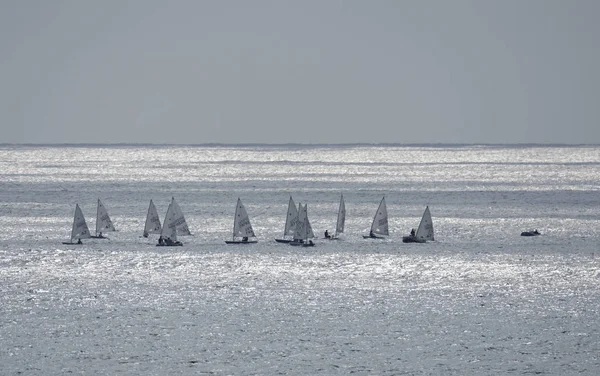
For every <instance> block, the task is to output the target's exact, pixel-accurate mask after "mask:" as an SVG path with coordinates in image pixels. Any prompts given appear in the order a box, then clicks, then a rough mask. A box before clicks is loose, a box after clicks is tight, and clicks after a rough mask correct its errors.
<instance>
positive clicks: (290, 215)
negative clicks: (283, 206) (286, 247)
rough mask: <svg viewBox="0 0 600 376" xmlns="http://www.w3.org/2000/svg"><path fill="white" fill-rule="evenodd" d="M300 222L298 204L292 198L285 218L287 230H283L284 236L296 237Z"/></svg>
mask: <svg viewBox="0 0 600 376" xmlns="http://www.w3.org/2000/svg"><path fill="white" fill-rule="evenodd" d="M297 222H298V209H296V204H295V203H294V200H293V199H292V196H290V201H289V203H288V210H287V216H286V218H285V229H284V230H283V236H286V235H294V232H295V231H296V223H297Z"/></svg>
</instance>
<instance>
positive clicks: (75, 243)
mask: <svg viewBox="0 0 600 376" xmlns="http://www.w3.org/2000/svg"><path fill="white" fill-rule="evenodd" d="M62 243H63V244H67V245H82V244H83V243H77V242H62Z"/></svg>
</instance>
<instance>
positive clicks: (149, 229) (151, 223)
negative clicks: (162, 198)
mask: <svg viewBox="0 0 600 376" xmlns="http://www.w3.org/2000/svg"><path fill="white" fill-rule="evenodd" d="M161 230H162V226H161V225H160V218H159V217H158V212H157V211H156V206H154V202H152V200H150V206H148V214H147V215H146V226H144V236H148V234H160V232H161Z"/></svg>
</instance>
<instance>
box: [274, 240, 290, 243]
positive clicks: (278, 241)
mask: <svg viewBox="0 0 600 376" xmlns="http://www.w3.org/2000/svg"><path fill="white" fill-rule="evenodd" d="M275 241H276V242H277V243H291V242H293V240H292V239H275Z"/></svg>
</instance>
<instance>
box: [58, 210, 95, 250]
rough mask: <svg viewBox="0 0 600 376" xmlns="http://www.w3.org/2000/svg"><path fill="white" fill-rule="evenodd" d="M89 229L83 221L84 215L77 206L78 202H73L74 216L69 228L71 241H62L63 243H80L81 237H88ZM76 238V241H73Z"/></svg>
mask: <svg viewBox="0 0 600 376" xmlns="http://www.w3.org/2000/svg"><path fill="white" fill-rule="evenodd" d="M90 237H91V236H90V230H89V229H88V226H87V223H85V217H84V216H83V212H82V211H81V209H80V208H79V204H75V216H74V217H73V228H72V229H71V241H68V242H63V244H69V245H70V244H82V243H81V239H89V238H90ZM75 239H77V242H75Z"/></svg>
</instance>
